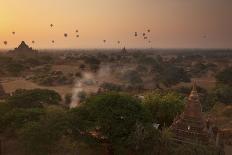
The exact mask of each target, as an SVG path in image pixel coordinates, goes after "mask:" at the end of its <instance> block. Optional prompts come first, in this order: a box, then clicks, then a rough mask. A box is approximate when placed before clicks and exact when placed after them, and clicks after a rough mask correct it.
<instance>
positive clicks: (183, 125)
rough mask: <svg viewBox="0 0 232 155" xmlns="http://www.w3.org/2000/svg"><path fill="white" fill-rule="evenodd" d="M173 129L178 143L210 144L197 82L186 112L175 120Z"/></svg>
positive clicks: (186, 106) (189, 98) (188, 100)
mask: <svg viewBox="0 0 232 155" xmlns="http://www.w3.org/2000/svg"><path fill="white" fill-rule="evenodd" d="M171 131H172V132H173V134H174V140H175V141H176V142H178V143H186V144H205V145H207V144H209V133H208V131H207V128H206V122H205V120H204V118H203V113H202V107H201V103H200V99H199V96H198V93H197V88H196V83H195V82H194V85H193V89H192V92H191V94H190V95H189V97H188V99H187V103H186V105H185V109H184V112H183V113H182V114H181V115H179V116H178V117H177V118H176V119H175V120H174V122H173V124H172V125H171Z"/></svg>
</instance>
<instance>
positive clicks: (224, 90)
mask: <svg viewBox="0 0 232 155" xmlns="http://www.w3.org/2000/svg"><path fill="white" fill-rule="evenodd" d="M214 94H215V96H216V98H217V100H218V101H219V102H221V103H224V104H232V86H229V85H223V84H220V85H217V86H216V88H215V90H214Z"/></svg>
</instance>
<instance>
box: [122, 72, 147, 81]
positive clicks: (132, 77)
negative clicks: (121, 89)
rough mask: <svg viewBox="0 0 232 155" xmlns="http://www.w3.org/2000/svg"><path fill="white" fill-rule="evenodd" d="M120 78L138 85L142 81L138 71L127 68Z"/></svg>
mask: <svg viewBox="0 0 232 155" xmlns="http://www.w3.org/2000/svg"><path fill="white" fill-rule="evenodd" d="M122 80H124V81H125V82H126V83H129V84H131V85H140V84H142V83H143V80H142V79H141V77H140V75H139V74H138V72H136V71H134V70H128V71H127V72H125V73H124V75H122Z"/></svg>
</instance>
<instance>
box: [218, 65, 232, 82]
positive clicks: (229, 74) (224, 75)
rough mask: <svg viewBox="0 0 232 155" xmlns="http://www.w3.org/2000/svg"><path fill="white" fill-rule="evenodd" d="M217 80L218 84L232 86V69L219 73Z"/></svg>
mask: <svg viewBox="0 0 232 155" xmlns="http://www.w3.org/2000/svg"><path fill="white" fill-rule="evenodd" d="M216 79H217V82H218V83H221V84H225V85H230V86H232V67H230V68H226V69H224V70H223V71H221V72H219V73H218V74H217V75H216Z"/></svg>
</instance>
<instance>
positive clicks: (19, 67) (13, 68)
mask: <svg viewBox="0 0 232 155" xmlns="http://www.w3.org/2000/svg"><path fill="white" fill-rule="evenodd" d="M6 69H7V71H8V72H9V73H10V74H11V75H12V76H18V75H19V74H20V73H21V72H22V71H24V70H26V67H25V66H24V65H23V64H21V63H18V62H12V63H9V64H8V65H7V66H6Z"/></svg>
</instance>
